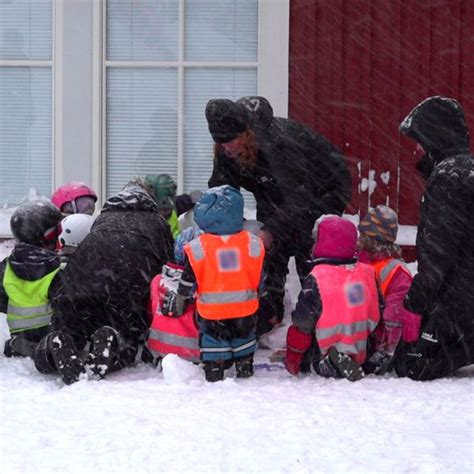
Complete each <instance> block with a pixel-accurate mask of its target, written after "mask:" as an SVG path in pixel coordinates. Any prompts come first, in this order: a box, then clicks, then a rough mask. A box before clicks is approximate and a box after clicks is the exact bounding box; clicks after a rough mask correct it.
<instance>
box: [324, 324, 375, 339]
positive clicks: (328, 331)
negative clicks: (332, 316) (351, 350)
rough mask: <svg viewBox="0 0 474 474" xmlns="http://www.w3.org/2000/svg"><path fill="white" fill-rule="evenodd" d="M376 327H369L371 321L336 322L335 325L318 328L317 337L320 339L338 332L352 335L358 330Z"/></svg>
mask: <svg viewBox="0 0 474 474" xmlns="http://www.w3.org/2000/svg"><path fill="white" fill-rule="evenodd" d="M373 329H375V327H373V328H372V329H369V321H367V320H366V321H358V322H356V323H351V324H336V325H335V326H331V327H329V328H322V329H318V328H317V329H316V337H317V338H318V339H326V338H328V337H332V336H334V335H336V334H341V335H343V336H350V335H352V334H354V333H356V332H361V331H367V330H369V331H372V330H373Z"/></svg>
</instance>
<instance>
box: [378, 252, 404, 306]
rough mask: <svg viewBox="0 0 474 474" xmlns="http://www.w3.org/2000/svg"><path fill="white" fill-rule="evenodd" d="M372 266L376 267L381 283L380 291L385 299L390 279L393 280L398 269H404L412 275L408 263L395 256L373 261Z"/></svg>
mask: <svg viewBox="0 0 474 474" xmlns="http://www.w3.org/2000/svg"><path fill="white" fill-rule="evenodd" d="M372 266H373V267H374V269H375V273H376V275H377V281H378V283H379V287H380V291H381V292H382V296H383V298H384V299H385V296H386V295H385V293H386V291H387V288H388V286H389V285H390V281H391V280H392V278H393V276H394V275H395V273H396V272H397V270H398V269H400V270H402V271H404V272H405V273H406V274H407V275H409V276H410V277H411V276H412V275H411V272H410V270H408V267H407V266H406V264H405V263H404V262H402V261H401V260H397V259H395V258H390V259H384V260H379V261H378V262H374V263H372Z"/></svg>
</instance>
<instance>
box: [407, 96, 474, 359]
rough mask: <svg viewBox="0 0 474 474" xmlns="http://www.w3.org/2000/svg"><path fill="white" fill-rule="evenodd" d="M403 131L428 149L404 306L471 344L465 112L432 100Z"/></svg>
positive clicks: (473, 312)
mask: <svg viewBox="0 0 474 474" xmlns="http://www.w3.org/2000/svg"><path fill="white" fill-rule="evenodd" d="M437 101H442V102H438V103H437ZM437 104H438V107H437ZM440 106H441V110H442V112H441V111H440V110H439V107H440ZM401 130H402V132H404V133H406V134H407V135H408V136H410V137H412V138H414V139H415V140H417V141H418V142H419V143H420V144H421V145H422V146H423V148H424V150H425V151H427V152H428V153H427V155H426V156H425V157H423V158H422V160H421V161H420V162H419V163H418V166H417V167H418V169H419V170H420V171H421V172H422V173H423V174H425V176H428V179H427V183H426V188H425V192H424V195H423V198H422V202H421V209H420V223H419V227H418V235H417V239H416V249H417V259H418V274H417V275H416V276H415V277H414V279H413V283H412V285H411V287H410V289H409V291H408V293H407V296H406V300H405V306H406V308H407V309H409V310H410V311H413V312H414V313H420V314H422V315H423V324H422V330H423V331H424V332H426V333H429V334H432V335H433V337H434V338H436V339H437V338H442V339H443V340H446V341H453V340H457V339H458V338H459V337H460V336H462V337H464V338H465V340H466V341H470V343H471V344H474V337H473V336H474V156H473V155H472V154H469V132H468V129H467V126H466V122H465V120H464V116H463V114H462V111H460V110H459V107H458V105H457V103H456V102H454V101H451V102H450V100H449V99H441V98H434V101H433V100H428V101H425V102H422V103H421V104H420V105H419V106H418V108H415V109H414V111H413V112H412V113H411V114H410V116H409V117H407V119H406V120H405V121H404V122H403V123H402V126H401ZM473 349H474V348H471V350H473Z"/></svg>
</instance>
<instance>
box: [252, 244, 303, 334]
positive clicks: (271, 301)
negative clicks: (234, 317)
mask: <svg viewBox="0 0 474 474" xmlns="http://www.w3.org/2000/svg"><path fill="white" fill-rule="evenodd" d="M311 245H312V242H307V243H306V244H302V243H301V244H300V243H298V242H293V243H292V244H289V243H288V242H285V241H281V240H274V241H273V243H272V245H271V248H270V250H269V251H268V252H267V255H266V257H265V262H264V271H265V275H266V276H265V290H266V296H264V297H263V298H261V300H260V309H259V311H258V319H257V336H261V335H262V334H264V333H266V332H268V331H270V330H271V329H272V328H273V326H274V323H276V322H281V321H283V317H284V315H285V307H284V297H285V283H286V276H287V275H288V262H289V260H290V257H295V263H296V270H297V272H298V276H299V279H300V282H301V283H302V282H303V280H304V278H305V277H306V275H307V273H308V268H307V264H306V262H307V261H308V260H309V259H310V257H311Z"/></svg>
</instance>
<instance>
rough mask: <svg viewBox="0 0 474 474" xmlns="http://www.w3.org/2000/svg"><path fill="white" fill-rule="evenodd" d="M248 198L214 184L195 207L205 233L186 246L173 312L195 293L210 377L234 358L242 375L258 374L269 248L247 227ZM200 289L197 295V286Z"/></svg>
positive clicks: (219, 376) (221, 374) (214, 377)
mask: <svg viewBox="0 0 474 474" xmlns="http://www.w3.org/2000/svg"><path fill="white" fill-rule="evenodd" d="M243 207H244V202H243V197H242V194H241V193H240V192H239V191H238V190H237V189H235V188H233V187H231V186H227V185H225V186H220V187H216V188H211V189H209V190H208V191H207V192H206V193H205V194H204V196H203V197H202V198H201V199H200V200H199V201H198V203H197V204H196V207H195V221H196V223H197V224H198V226H199V227H200V228H201V229H202V230H203V231H204V232H205V233H204V234H202V235H200V236H199V237H198V238H197V239H194V240H193V241H192V242H190V243H189V244H187V245H186V246H185V253H186V265H185V270H184V272H183V275H182V277H181V281H180V284H179V288H178V296H177V298H176V300H175V305H174V314H181V313H182V312H183V308H184V305H185V304H186V300H187V299H190V298H192V297H193V296H195V297H196V308H197V312H198V315H199V317H198V320H199V325H200V338H199V345H200V349H201V358H202V361H203V362H204V371H205V374H206V380H207V381H209V382H215V381H218V380H222V379H223V378H224V370H225V369H226V368H229V367H230V366H231V365H232V363H233V362H235V367H236V371H237V377H250V376H251V375H253V356H254V353H255V349H256V338H255V319H256V318H255V314H256V312H257V310H258V306H259V301H258V290H259V286H260V280H261V274H262V266H263V258H264V254H265V251H264V248H263V244H262V242H261V240H260V239H259V238H258V237H257V236H255V235H253V234H251V233H250V232H247V231H243V230H242V227H243ZM195 283H197V290H196V291H195V295H194V285H195Z"/></svg>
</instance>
